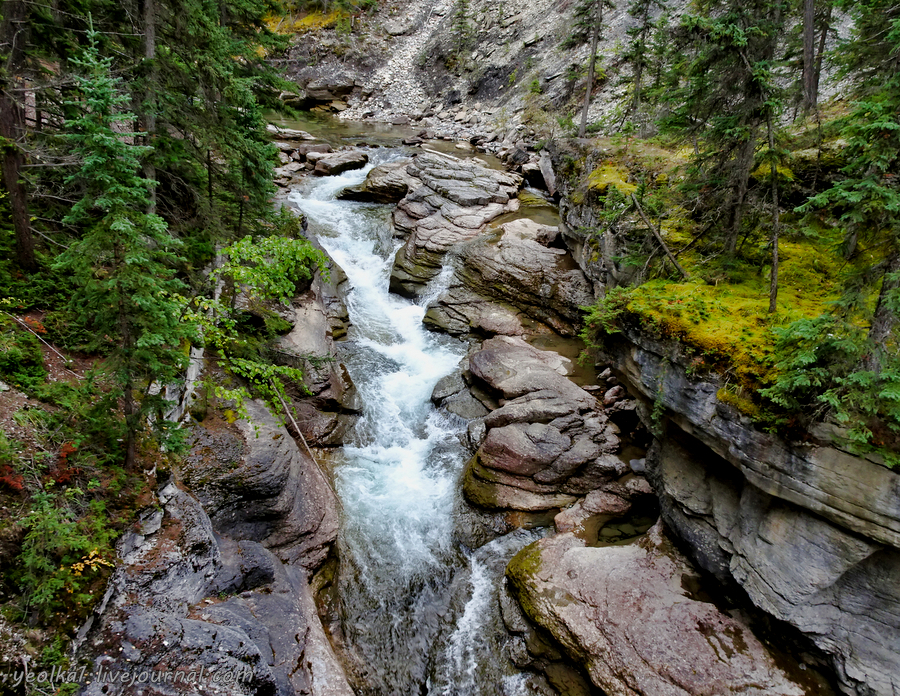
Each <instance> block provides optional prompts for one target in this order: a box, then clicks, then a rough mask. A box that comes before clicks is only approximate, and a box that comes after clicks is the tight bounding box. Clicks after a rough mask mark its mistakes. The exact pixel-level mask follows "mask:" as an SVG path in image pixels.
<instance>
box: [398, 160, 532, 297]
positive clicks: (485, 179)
mask: <svg viewBox="0 0 900 696" xmlns="http://www.w3.org/2000/svg"><path fill="white" fill-rule="evenodd" d="M406 172H407V174H408V175H409V176H411V177H413V178H414V179H415V180H416V181H415V182H414V183H410V186H409V189H410V190H409V193H408V194H407V195H406V196H405V197H404V198H403V200H401V201H400V203H399V204H398V206H397V209H396V210H395V211H394V229H395V233H396V234H397V235H398V236H401V237H407V241H406V244H405V245H404V246H403V247H402V248H401V249H400V250H399V251H398V252H397V256H396V258H395V259H394V267H393V269H392V271H391V291H392V292H396V293H398V294H401V295H404V296H407V297H415V296H417V295H418V294H419V293H421V292H422V290H423V289H424V287H425V285H426V284H427V283H428V281H429V280H431V279H432V278H433V277H434V276H435V275H437V274H438V272H439V271H440V268H441V262H442V259H443V256H444V255H445V254H446V253H447V251H449V249H450V248H451V247H452V246H454V245H455V244H458V243H459V242H463V241H467V240H469V239H472V238H473V237H475V236H476V235H478V234H480V233H481V232H482V231H483V230H484V228H485V226H486V225H487V224H488V223H489V222H490V221H491V220H493V219H495V218H496V217H497V216H499V215H501V214H503V213H505V212H511V211H513V210H516V209H517V208H518V199H517V198H516V192H517V191H518V189H519V187H520V186H521V185H522V178H521V177H520V176H518V175H516V174H509V173H506V172H500V171H496V170H493V169H489V168H487V167H485V166H483V165H482V164H480V163H478V162H475V161H473V160H461V159H457V158H456V157H452V156H450V155H443V154H440V153H437V152H425V153H422V154H420V155H416V157H415V158H414V159H413V161H412V163H411V164H409V165H408V166H407V169H406Z"/></svg>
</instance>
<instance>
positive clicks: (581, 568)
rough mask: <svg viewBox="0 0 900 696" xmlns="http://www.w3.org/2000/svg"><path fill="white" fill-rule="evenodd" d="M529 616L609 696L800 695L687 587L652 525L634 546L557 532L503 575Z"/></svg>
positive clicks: (745, 634)
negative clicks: (598, 544) (599, 543)
mask: <svg viewBox="0 0 900 696" xmlns="http://www.w3.org/2000/svg"><path fill="white" fill-rule="evenodd" d="M507 577H508V579H509V581H510V587H511V590H512V592H513V595H514V596H515V597H516V598H517V600H518V601H519V603H520V605H521V606H522V608H523V609H524V611H525V613H526V614H527V615H528V617H529V618H530V619H531V620H532V621H534V622H535V623H537V624H538V625H539V626H541V627H542V628H544V629H546V630H547V631H549V632H550V634H551V635H552V636H553V637H554V638H555V639H556V640H557V641H559V643H560V644H561V645H562V646H563V648H564V649H565V651H566V652H567V653H568V654H569V655H570V657H573V658H574V659H576V660H577V661H578V662H579V663H581V664H583V665H584V666H585V667H586V669H587V671H588V674H589V676H590V678H591V681H592V682H593V683H594V684H595V685H596V686H598V687H600V688H602V689H603V690H604V692H605V693H607V694H609V696H651V695H652V696H688V695H690V696H701V695H703V696H705V695H707V694H747V695H748V696H801V695H802V694H805V693H807V692H806V691H805V690H803V689H801V688H800V687H799V686H798V685H796V684H795V683H793V682H792V681H791V680H790V679H789V678H788V677H787V676H786V675H785V674H784V673H783V672H782V670H781V669H780V668H779V667H778V666H777V665H776V664H775V662H774V660H773V658H772V657H771V655H770V654H769V652H768V650H767V648H765V647H764V646H763V645H762V644H761V643H760V642H759V640H758V639H757V638H756V637H755V636H754V635H753V633H752V632H751V631H750V629H749V627H748V626H747V625H746V624H744V623H743V622H742V621H741V620H740V619H736V618H733V617H732V616H730V615H728V614H725V613H723V612H721V611H720V610H719V609H717V608H716V606H715V605H714V604H711V603H708V602H703V601H698V600H696V599H693V598H692V597H691V596H690V594H689V592H688V591H687V590H686V589H685V588H686V587H689V586H691V581H692V580H693V581H696V577H697V576H696V573H695V572H694V571H693V570H692V569H691V567H690V566H689V564H688V562H687V561H686V559H684V558H683V557H682V556H681V554H680V553H679V552H678V551H677V550H676V549H675V548H674V547H673V546H672V545H671V544H670V543H669V542H668V541H667V539H666V538H665V536H664V534H663V532H662V527H661V525H659V524H657V525H656V526H655V527H654V528H652V529H651V530H650V532H649V533H648V534H647V535H646V536H645V537H643V538H642V540H641V541H640V542H639V543H634V544H628V545H625V546H609V547H605V548H587V547H585V546H584V542H582V541H581V540H579V539H578V538H577V537H575V536H574V535H572V534H558V535H556V536H554V537H551V538H548V539H543V540H541V541H538V542H535V543H534V544H532V545H531V546H528V547H526V548H525V549H523V550H522V551H521V552H520V553H519V554H518V555H517V556H516V557H515V558H513V560H512V561H511V562H510V564H509V566H508V567H507Z"/></svg>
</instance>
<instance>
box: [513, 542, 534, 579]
mask: <svg viewBox="0 0 900 696" xmlns="http://www.w3.org/2000/svg"><path fill="white" fill-rule="evenodd" d="M539 544H540V542H538V541H535V542H534V543H531V544H529V545H528V546H526V547H525V548H524V549H522V550H521V551H519V553H517V554H516V555H515V556H513V557H512V559H511V560H510V562H509V563H508V564H507V566H506V575H507V577H508V578H510V579H512V580H516V581H518V582H523V581H524V582H527V581H528V579H529V578H533V577H535V576H536V575H537V574H538V573H539V572H541V548H540V545H539Z"/></svg>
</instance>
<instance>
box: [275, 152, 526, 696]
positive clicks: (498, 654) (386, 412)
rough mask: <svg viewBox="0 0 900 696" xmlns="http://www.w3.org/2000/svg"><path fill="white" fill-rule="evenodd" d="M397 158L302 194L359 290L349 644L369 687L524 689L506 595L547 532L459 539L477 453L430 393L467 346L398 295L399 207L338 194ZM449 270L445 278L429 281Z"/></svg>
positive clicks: (345, 600) (349, 447) (353, 314)
mask: <svg viewBox="0 0 900 696" xmlns="http://www.w3.org/2000/svg"><path fill="white" fill-rule="evenodd" d="M396 156H397V154H396V153H395V152H392V151H389V150H379V151H377V152H376V153H375V156H374V157H373V161H372V162H371V163H370V165H369V167H367V168H365V169H362V170H356V171H352V172H347V173H345V174H343V175H341V176H335V177H325V178H321V179H310V180H307V181H306V182H304V184H303V185H302V187H301V188H299V189H298V190H296V191H294V192H293V194H292V197H293V202H294V203H295V204H296V205H297V206H298V207H299V208H300V209H301V210H302V211H303V213H304V214H305V215H306V216H307V218H308V220H309V222H310V227H311V229H312V230H313V231H314V232H315V233H316V234H317V236H318V239H319V241H320V243H321V244H322V246H323V247H324V248H325V249H326V250H327V251H328V253H329V254H330V255H331V256H332V258H333V259H334V260H335V261H336V262H337V263H338V264H339V265H340V266H341V268H343V269H344V271H345V272H346V274H347V276H348V278H349V282H350V286H351V288H352V289H351V291H350V293H349V297H348V310H349V312H350V318H351V322H352V328H351V331H350V333H349V334H348V340H347V341H346V342H345V343H343V344H342V347H341V350H342V358H343V360H344V362H345V364H346V365H347V369H348V371H349V372H350V375H351V377H352V378H353V380H354V382H355V384H356V386H357V388H358V390H359V392H360V396H361V397H362V401H363V404H364V406H363V416H362V418H361V420H360V422H359V424H358V426H357V427H356V429H355V432H354V434H353V435H352V439H351V441H350V442H348V443H346V444H345V447H344V462H343V463H342V464H340V465H339V466H337V468H336V471H335V479H336V487H337V492H338V495H339V496H340V498H341V501H342V507H343V514H344V519H343V520H342V528H341V532H340V535H339V539H338V550H339V554H340V558H341V571H340V577H339V590H340V596H341V605H342V630H343V634H344V642H345V645H346V648H347V652H348V659H349V660H350V661H351V662H352V663H353V665H352V671H353V672H354V675H353V676H354V677H355V681H356V685H357V688H358V689H359V690H360V691H361V692H362V693H365V694H373V695H374V694H379V695H384V696H396V695H398V694H403V695H406V694H425V693H434V694H442V695H447V696H449V695H451V694H460V695H462V694H479V695H485V696H486V695H488V694H497V695H498V696H500V695H504V696H506V695H511V694H515V693H520V692H521V684H522V683H523V682H522V679H521V678H520V677H517V676H516V672H515V669H514V668H512V666H511V664H510V663H509V662H508V659H507V658H506V657H505V654H504V651H503V649H502V644H503V640H504V638H505V632H504V631H503V629H502V623H501V620H500V618H499V609H498V608H497V597H496V593H497V587H498V585H499V581H500V579H501V577H502V573H503V568H505V565H506V562H507V561H508V560H509V558H510V557H512V555H513V554H514V553H515V552H516V551H517V550H518V549H520V548H522V546H524V545H525V544H527V543H529V541H531V540H533V539H535V538H537V537H536V536H535V535H534V534H533V533H525V532H523V533H517V534H513V535H509V536H508V537H504V538H502V539H498V540H495V541H494V542H491V543H490V544H487V545H486V546H485V547H482V548H481V549H478V550H476V551H474V552H473V551H470V550H467V549H465V548H462V547H461V546H460V545H459V544H458V543H456V542H455V541H454V539H455V535H454V527H455V524H456V520H455V516H454V510H455V509H456V508H457V507H458V506H459V505H461V504H462V503H461V502H460V500H459V497H460V492H459V488H460V486H459V483H458V482H459V477H460V474H461V471H462V468H463V466H464V465H465V462H466V458H467V456H468V453H467V451H466V450H465V448H464V447H463V445H462V425H461V424H460V422H459V420H458V419H455V418H452V419H451V418H448V417H445V416H444V415H443V414H441V413H440V412H438V411H436V410H435V408H434V407H433V406H432V404H431V401H430V396H431V392H432V390H433V388H434V385H435V384H436V383H437V381H438V380H439V379H440V378H441V377H443V376H444V375H446V374H448V373H450V372H451V371H452V370H454V369H455V368H456V366H457V364H458V363H459V361H460V359H461V358H462V357H463V355H464V354H465V352H466V349H467V345H466V344H465V343H463V342H461V341H458V340H456V339H453V338H451V337H448V336H444V335H440V334H435V333H431V332H429V331H428V330H427V329H425V327H424V325H423V324H422V317H423V316H424V312H425V309H424V303H423V304H416V303H413V302H411V301H409V300H406V299H403V298H400V297H397V296H395V295H391V294H389V293H388V284H389V275H390V269H391V263H392V261H393V257H394V253H395V252H396V248H397V247H396V243H395V241H394V240H393V237H392V230H391V223H390V210H391V207H390V206H386V205H379V204H371V203H358V202H351V201H338V200H336V199H335V196H336V194H337V193H338V192H339V191H340V190H341V189H342V188H344V187H346V186H350V185H355V184H358V183H361V182H362V181H363V179H364V178H365V175H366V173H367V172H368V171H369V169H371V167H372V166H374V165H375V164H378V163H380V162H384V161H387V160H388V159H390V158H392V157H396ZM449 279H450V273H449V272H445V273H442V274H441V275H439V276H438V278H437V279H436V280H435V281H433V283H432V287H430V288H429V290H430V291H431V293H432V294H436V293H437V292H439V291H440V289H441V288H440V287H436V285H438V284H441V283H443V284H446V283H447V282H449Z"/></svg>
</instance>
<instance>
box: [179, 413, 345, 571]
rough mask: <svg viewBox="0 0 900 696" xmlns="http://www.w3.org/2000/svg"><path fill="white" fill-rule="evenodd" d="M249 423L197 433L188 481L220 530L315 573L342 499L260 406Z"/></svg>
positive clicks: (334, 533)
mask: <svg viewBox="0 0 900 696" xmlns="http://www.w3.org/2000/svg"><path fill="white" fill-rule="evenodd" d="M246 408H247V412H248V417H249V420H239V421H237V423H236V424H235V426H236V430H237V432H234V431H232V430H231V429H228V428H224V427H222V428H217V429H215V430H213V431H210V430H208V429H207V428H205V427H204V425H203V424H202V423H200V424H198V425H197V427H196V428H195V433H194V440H193V446H192V449H191V453H190V454H189V455H188V456H187V457H186V458H185V468H184V471H183V477H184V481H185V483H187V484H188V485H189V486H190V487H191V490H192V491H193V492H194V493H195V494H196V495H197V497H198V498H199V499H200V502H201V503H203V506H204V509H205V510H206V512H207V514H208V515H209V517H210V518H211V519H212V523H213V525H214V526H215V528H216V530H217V531H219V532H220V533H222V534H225V535H227V536H229V537H231V538H233V539H238V540H250V541H256V542H259V543H261V544H263V545H264V546H266V547H267V548H269V549H271V550H272V551H273V552H274V553H275V554H276V555H277V556H278V557H279V558H280V559H281V560H282V561H284V562H285V563H289V564H292V565H293V564H299V565H301V566H303V567H305V568H309V569H315V568H317V567H318V566H319V565H320V564H321V563H322V561H323V560H324V559H325V556H326V555H327V554H328V549H329V547H330V546H331V544H332V542H333V541H334V539H335V537H336V536H337V530H338V516H337V498H336V497H335V494H334V491H333V490H332V488H331V485H330V484H329V482H328V480H327V479H326V478H325V475H324V474H323V473H322V472H321V470H320V469H319V467H318V465H317V464H316V463H315V462H314V461H313V460H312V459H310V458H309V455H308V454H307V453H306V452H305V451H302V450H301V449H300V448H298V447H297V444H296V443H295V442H294V440H293V438H292V437H291V436H290V435H289V434H288V431H287V430H286V429H285V428H284V426H283V425H281V424H280V423H279V422H278V421H277V420H276V419H275V418H274V417H273V416H272V414H271V413H269V411H268V409H267V408H266V407H265V406H264V405H263V404H262V403H260V402H258V401H249V402H247V403H246Z"/></svg>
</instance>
